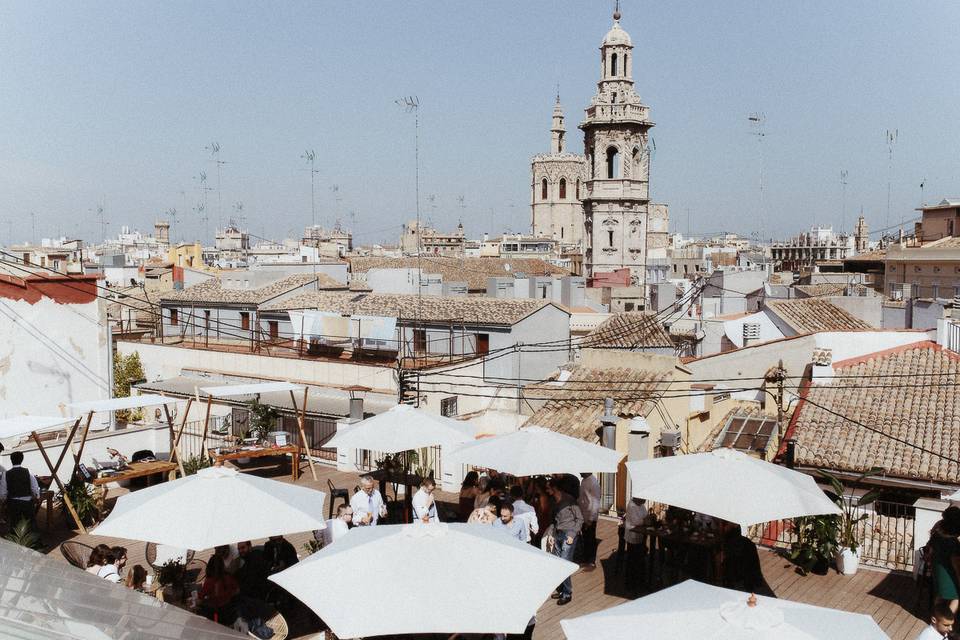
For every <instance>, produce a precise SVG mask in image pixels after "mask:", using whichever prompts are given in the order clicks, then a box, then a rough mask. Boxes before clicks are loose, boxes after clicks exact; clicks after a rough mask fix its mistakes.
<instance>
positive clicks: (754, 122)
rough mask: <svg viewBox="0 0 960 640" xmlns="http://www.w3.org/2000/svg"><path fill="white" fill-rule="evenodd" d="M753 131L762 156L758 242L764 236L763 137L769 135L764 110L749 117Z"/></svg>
mask: <svg viewBox="0 0 960 640" xmlns="http://www.w3.org/2000/svg"><path fill="white" fill-rule="evenodd" d="M747 121H748V122H749V123H750V127H751V129H752V131H751V132H750V135H752V136H755V137H756V138H757V153H758V155H759V157H760V190H759V201H758V205H757V232H756V233H757V243H758V244H759V242H760V239H761V238H763V139H764V138H766V137H767V129H766V122H767V117H766V115H764V113H763V112H762V111H755V112H753V113H751V114H750V115H749V116H748V117H747Z"/></svg>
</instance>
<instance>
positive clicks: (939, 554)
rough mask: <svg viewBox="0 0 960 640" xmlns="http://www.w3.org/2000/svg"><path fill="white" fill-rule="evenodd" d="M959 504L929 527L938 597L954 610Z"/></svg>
mask: <svg viewBox="0 0 960 640" xmlns="http://www.w3.org/2000/svg"><path fill="white" fill-rule="evenodd" d="M957 536H960V508H958V507H947V508H946V509H944V510H943V513H942V514H941V516H940V520H939V521H938V522H937V523H936V524H935V525H933V529H931V530H930V542H929V545H930V549H931V551H932V555H933V558H932V560H933V589H934V594H935V595H936V598H937V600H938V601H943V602H946V603H947V606H948V607H949V608H950V611H952V612H953V613H954V614H956V613H957V604H958V601H960V541H958V540H957Z"/></svg>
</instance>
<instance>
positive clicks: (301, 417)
mask: <svg viewBox="0 0 960 640" xmlns="http://www.w3.org/2000/svg"><path fill="white" fill-rule="evenodd" d="M308 392H309V387H307V386H306V385H304V387H303V406H302V407H301V408H300V410H299V411H297V397H296V396H295V395H294V393H293V389H291V390H290V401H291V402H292V403H293V415H295V416H296V418H297V428H298V430H299V431H300V434H299V437H298V438H297V440H298V447H297V448H298V451H297V461H296V464H297V468H298V469H299V467H300V452H299V449H300V448H301V447H304V448H306V450H307V463H308V464H309V465H310V474H311V475H312V476H313V479H314V481H316V479H317V470H316V469H314V468H313V457H312V456H311V455H310V445H309V444H308V442H307V434H306V432H305V431H304V427H303V424H304V422H306V417H307V393H308Z"/></svg>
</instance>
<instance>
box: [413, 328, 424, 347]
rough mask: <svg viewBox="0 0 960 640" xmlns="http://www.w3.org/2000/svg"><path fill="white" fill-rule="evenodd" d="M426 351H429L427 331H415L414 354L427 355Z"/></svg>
mask: <svg viewBox="0 0 960 640" xmlns="http://www.w3.org/2000/svg"><path fill="white" fill-rule="evenodd" d="M426 351H427V330H426V329H414V330H413V352H414V353H426Z"/></svg>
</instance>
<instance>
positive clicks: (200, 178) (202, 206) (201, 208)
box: [193, 171, 213, 236]
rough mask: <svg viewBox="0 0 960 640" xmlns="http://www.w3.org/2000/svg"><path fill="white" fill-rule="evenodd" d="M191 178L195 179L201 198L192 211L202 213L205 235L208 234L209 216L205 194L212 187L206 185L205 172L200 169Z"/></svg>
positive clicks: (211, 189)
mask: <svg viewBox="0 0 960 640" xmlns="http://www.w3.org/2000/svg"><path fill="white" fill-rule="evenodd" d="M193 179H194V180H196V181H197V188H198V189H199V190H200V196H201V198H203V200H202V201H201V202H199V203H197V206H196V207H194V211H196V212H197V213H201V214H203V233H204V235H206V236H209V235H210V226H209V225H208V222H209V221H210V217H209V215H208V214H207V194H208V193H209V192H211V191H213V187H209V186H207V172H206V171H200V172H199V173H198V174H197V175H195V176H193Z"/></svg>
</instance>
